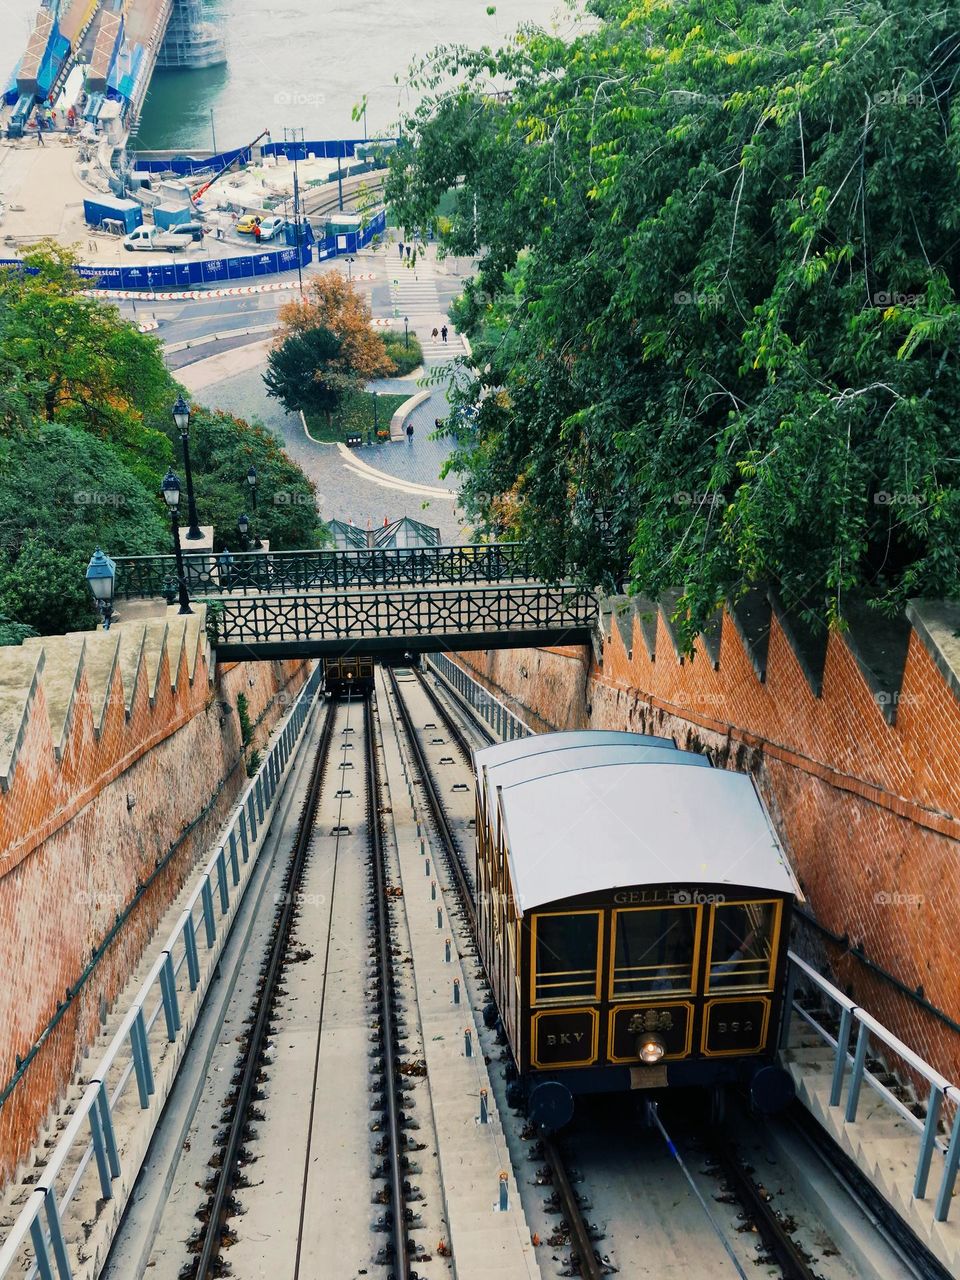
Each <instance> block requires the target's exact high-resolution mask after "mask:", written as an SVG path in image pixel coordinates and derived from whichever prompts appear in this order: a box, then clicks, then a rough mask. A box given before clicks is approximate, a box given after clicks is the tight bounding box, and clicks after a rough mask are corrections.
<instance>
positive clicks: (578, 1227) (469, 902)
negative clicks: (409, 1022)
mask: <svg viewBox="0 0 960 1280" xmlns="http://www.w3.org/2000/svg"><path fill="white" fill-rule="evenodd" d="M388 671H389V674H390V678H391V682H392V684H393V691H394V696H395V698H396V700H397V705H398V706H399V708H400V713H401V716H402V718H403V722H404V727H405V728H406V730H407V735H408V737H409V739H410V742H411V743H412V747H413V751H414V755H415V757H416V760H417V768H418V769H419V771H420V776H421V777H422V779H423V782H424V787H425V789H426V791H427V796H428V799H429V802H430V807H431V809H432V811H433V816H434V819H435V821H436V823H437V826H438V827H439V829H440V832H441V836H442V838H443V840H444V843H445V844H446V845H447V857H448V859H449V860H450V861H451V863H452V864H453V866H454V868H455V871H456V874H457V880H458V887H459V891H460V892H459V895H458V896H459V897H460V899H461V901H462V902H463V904H464V907H465V910H466V912H467V914H468V915H469V917H470V932H471V934H472V935H473V937H474V940H476V933H477V929H476V923H477V920H476V908H475V906H474V901H473V894H472V892H471V891H470V886H469V884H468V883H467V880H466V875H465V873H464V871H463V865H462V861H461V858H460V854H459V851H458V850H457V847H456V845H455V843H454V842H453V837H452V835H451V834H450V828H449V824H448V823H447V820H446V815H445V813H444V810H443V805H442V802H441V801H440V797H439V795H438V793H437V790H436V787H435V786H434V783H433V779H432V777H431V774H430V771H429V769H428V767H427V762H426V756H425V754H424V752H423V749H422V748H421V746H420V742H419V739H418V738H417V736H416V731H415V730H414V728H413V721H412V718H411V716H410V712H409V710H408V708H407V706H406V704H405V703H404V701H403V698H402V697H401V696H400V690H399V686H398V685H397V682H396V678H395V677H394V674H393V672H392V671H391V670H389V668H388ZM416 675H417V677H418V679H419V681H420V685H421V688H423V689H424V691H425V692H426V694H427V696H428V698H429V700H430V704H431V706H432V707H433V708H434V710H435V711H436V712H437V714H438V715H440V717H441V718H442V720H443V722H444V725H445V727H446V728H447V731H448V732H449V733H450V734H451V736H452V737H453V738H454V740H455V741H456V742H457V745H458V746H459V747H460V749H461V750H462V751H463V753H464V755H465V756H466V758H467V762H468V763H470V762H471V755H472V749H471V748H470V747H469V745H468V744H467V741H466V738H465V737H464V736H463V734H462V733H461V732H460V730H459V727H458V726H457V725H456V724H455V722H454V720H453V719H452V717H451V716H450V714H449V712H448V711H447V710H446V708H445V707H444V706H443V705H442V703H441V702H440V700H439V698H438V696H437V695H436V694H435V693H434V691H433V690H432V689H431V688H430V687H429V685H428V684H427V682H426V681H425V680H424V678H423V676H422V674H421V673H420V672H419V671H417V672H416ZM483 732H484V733H485V734H486V736H487V738H488V739H489V740H490V741H491V742H492V741H494V738H493V735H492V734H491V733H490V732H489V730H487V729H484V730H483ZM541 1145H542V1147H543V1154H544V1159H545V1160H546V1162H547V1164H548V1165H549V1166H550V1171H551V1174H552V1177H553V1186H554V1188H555V1190H556V1192H557V1194H558V1196H559V1197H560V1207H561V1210H562V1212H563V1216H564V1219H565V1221H566V1223H567V1226H568V1227H569V1228H570V1236H571V1243H572V1247H573V1248H574V1250H575V1252H576V1254H577V1265H578V1266H579V1268H580V1275H581V1277H582V1278H583V1280H603V1276H604V1274H605V1273H604V1270H603V1267H602V1265H601V1263H600V1262H599V1261H598V1260H597V1255H596V1250H595V1249H594V1247H593V1243H592V1241H591V1240H590V1232H589V1229H588V1227H587V1223H586V1220H585V1219H584V1216H583V1210H582V1209H581V1208H580V1203H579V1201H578V1200H577V1194H576V1192H575V1191H574V1189H573V1185H572V1183H571V1182H570V1178H569V1175H568V1173H567V1169H566V1166H565V1164H564V1162H563V1157H562V1156H561V1155H560V1152H559V1150H558V1148H557V1146H556V1144H555V1142H554V1141H553V1139H552V1138H551V1137H549V1136H548V1135H547V1134H542V1135H541Z"/></svg>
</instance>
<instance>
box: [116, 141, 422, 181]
mask: <svg viewBox="0 0 960 1280" xmlns="http://www.w3.org/2000/svg"><path fill="white" fill-rule="evenodd" d="M396 142H397V139H396V138H326V139H320V140H316V141H315V140H311V139H308V140H307V141H306V142H267V143H265V144H264V145H263V146H262V147H261V148H260V150H261V152H262V154H263V155H265V156H286V157H287V159H288V160H293V159H294V158H296V159H297V160H307V159H309V158H310V157H311V156H316V157H318V158H320V159H323V160H336V158H337V156H339V157H340V158H341V159H343V160H352V159H353V158H354V156H355V155H356V154H357V148H358V147H359V148H362V147H378V146H380V147H385V148H390V147H393V146H394V145H395V144H396ZM131 154H132V155H133V156H135V157H136V161H137V165H136V167H137V168H138V169H139V170H142V171H143V172H146V173H176V174H179V175H180V176H181V177H186V176H192V175H193V174H197V173H207V172H208V171H210V170H213V171H214V172H217V171H218V170H219V169H222V168H223V167H224V166H225V165H228V164H237V163H238V162H239V163H240V164H249V163H250V162H251V160H252V159H253V152H252V149H251V148H250V147H237V148H236V149H235V150H233V151H218V152H217V153H216V154H215V155H212V156H188V155H182V156H173V157H172V158H171V159H167V160H162V159H161V160H156V159H147V158H144V157H141V156H140V155H139V154H138V153H137V152H132V153H131Z"/></svg>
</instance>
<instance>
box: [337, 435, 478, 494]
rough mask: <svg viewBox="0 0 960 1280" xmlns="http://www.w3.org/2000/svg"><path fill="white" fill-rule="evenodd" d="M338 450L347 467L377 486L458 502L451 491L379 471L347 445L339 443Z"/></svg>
mask: <svg viewBox="0 0 960 1280" xmlns="http://www.w3.org/2000/svg"><path fill="white" fill-rule="evenodd" d="M337 449H338V450H339V452H340V456H341V457H342V458H343V460H344V462H345V463H346V464H347V466H349V467H351V468H352V469H353V470H354V471H356V472H357V474H358V475H360V476H362V477H363V478H364V479H369V480H372V481H374V482H375V483H376V484H380V485H383V486H384V488H386V489H399V490H402V491H403V492H404V493H412V494H416V495H417V496H418V497H421V498H447V499H449V500H450V501H456V498H457V495H456V494H455V493H451V491H450V490H449V489H435V488H433V487H432V486H431V485H428V484H417V483H416V481H414V480H400V479H399V478H398V477H397V476H392V475H389V474H388V473H387V472H386V471H378V470H377V468H376V467H372V466H371V465H370V463H369V462H364V461H363V459H362V458H358V457H357V455H356V452H355V451H354V450H353V449H348V448H347V446H346V445H345V444H339V443H338V444H337Z"/></svg>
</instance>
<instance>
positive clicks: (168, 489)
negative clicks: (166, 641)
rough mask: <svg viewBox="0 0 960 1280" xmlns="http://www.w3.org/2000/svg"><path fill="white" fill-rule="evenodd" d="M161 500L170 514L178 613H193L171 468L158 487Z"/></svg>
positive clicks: (176, 486) (177, 490) (176, 483)
mask: <svg viewBox="0 0 960 1280" xmlns="http://www.w3.org/2000/svg"><path fill="white" fill-rule="evenodd" d="M160 492H161V493H162V494H163V500H164V502H165V503H166V504H167V510H168V511H169V512H170V532H171V533H172V535H173V554H174V557H175V558H176V562H177V596H178V598H179V601H180V609H179V612H180V613H193V610H192V609H191V608H190V595H189V592H188V591H187V575H186V571H185V569H184V567H183V548H182V547H181V546H180V493H181V486H180V480H179V478H178V476H177V475H176V474H175V472H174V470H173V468H172V467H171V468H170V470H168V471H167V474H166V475H165V476H164V477H163V483H162V484H161V486H160Z"/></svg>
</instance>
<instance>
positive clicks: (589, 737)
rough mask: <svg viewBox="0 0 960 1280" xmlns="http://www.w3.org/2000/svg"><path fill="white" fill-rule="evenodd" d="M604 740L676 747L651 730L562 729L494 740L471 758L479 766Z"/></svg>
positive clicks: (594, 743)
mask: <svg viewBox="0 0 960 1280" xmlns="http://www.w3.org/2000/svg"><path fill="white" fill-rule="evenodd" d="M603 743H608V744H610V745H617V746H627V745H628V744H630V743H636V744H640V745H643V744H645V745H647V746H651V747H665V748H666V749H667V750H669V751H676V749H677V744H676V743H675V742H674V740H673V739H672V738H660V737H657V736H656V735H654V734H652V733H629V732H627V731H625V730H623V729H563V730H561V731H560V732H559V733H532V734H530V736H529V737H526V738H513V739H511V741H510V742H497V743H494V745H493V746H492V747H482V748H481V749H480V750H479V751H475V752H474V753H473V761H474V764H475V765H476V767H477V769H478V770H479V769H480V768H481V767H482V766H484V765H486V766H487V767H488V768H489V767H490V766H492V765H495V764H503V763H505V762H506V761H507V760H520V759H523V758H524V757H526V756H534V755H540V754H541V753H542V752H544V751H561V750H563V749H564V748H566V747H595V746H600V745H602V744H603Z"/></svg>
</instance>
